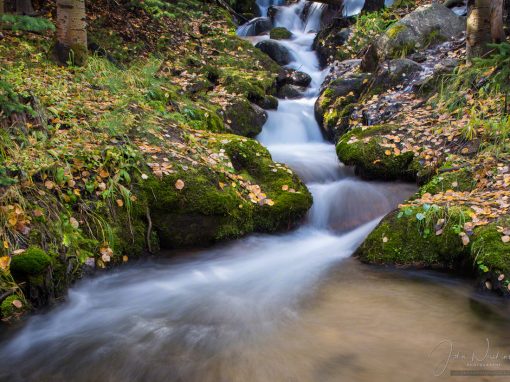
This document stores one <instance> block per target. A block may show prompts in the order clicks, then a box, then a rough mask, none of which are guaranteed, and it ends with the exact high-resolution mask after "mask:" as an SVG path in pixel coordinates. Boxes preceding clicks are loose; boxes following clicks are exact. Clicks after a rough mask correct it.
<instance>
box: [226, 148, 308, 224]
mask: <svg viewBox="0 0 510 382" xmlns="http://www.w3.org/2000/svg"><path fill="white" fill-rule="evenodd" d="M226 150H227V153H228V154H229V156H230V158H231V160H232V163H233V164H234V167H236V168H237V169H238V170H239V171H241V173H242V175H243V176H245V177H246V178H248V179H251V180H252V182H253V183H255V184H260V185H261V186H262V189H263V190H264V192H265V193H266V194H267V195H268V197H269V198H271V199H272V200H273V201H274V205H273V206H269V205H262V206H258V205H257V206H256V208H255V211H254V228H255V230H257V231H261V232H273V231H277V230H280V229H285V228H288V227H291V226H293V225H294V224H296V222H297V221H299V220H300V219H302V218H303V217H304V216H305V215H306V212H307V211H308V209H309V208H310V207H311V205H312V197H311V194H310V193H309V191H308V190H307V188H306V186H305V185H304V184H303V183H302V182H301V181H300V180H299V178H298V177H297V176H296V175H295V174H294V173H293V172H292V171H291V170H289V169H288V168H286V167H285V166H277V165H275V164H274V162H273V161H272V159H271V156H270V154H269V152H268V151H267V149H265V148H264V147H262V146H261V145H260V144H259V143H258V142H256V141H253V140H248V141H246V142H243V141H240V140H237V141H232V142H230V143H229V144H228V145H227V147H226ZM284 186H287V187H288V188H289V189H293V190H295V192H289V191H288V190H283V189H282V188H284Z"/></svg>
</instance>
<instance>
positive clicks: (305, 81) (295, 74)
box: [276, 68, 312, 87]
mask: <svg viewBox="0 0 510 382" xmlns="http://www.w3.org/2000/svg"><path fill="white" fill-rule="evenodd" d="M311 82H312V77H310V75H309V74H307V73H305V72H300V71H299V70H294V69H290V68H284V69H282V70H280V72H279V73H278V77H277V78H276V86H277V87H281V86H284V85H296V86H303V87H307V86H309V85H310V83H311Z"/></svg>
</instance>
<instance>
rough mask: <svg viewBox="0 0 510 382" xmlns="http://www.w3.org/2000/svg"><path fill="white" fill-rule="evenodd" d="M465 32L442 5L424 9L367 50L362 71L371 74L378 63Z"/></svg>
mask: <svg viewBox="0 0 510 382" xmlns="http://www.w3.org/2000/svg"><path fill="white" fill-rule="evenodd" d="M465 29H466V22H465V19H463V18H461V17H459V16H457V15H456V14H455V13H454V12H453V11H451V10H450V9H448V8H446V7H445V6H444V5H441V4H438V3H433V4H430V5H424V6H421V7H419V8H417V9H416V10H415V11H413V12H411V13H410V14H408V15H407V16H405V17H404V18H402V19H401V20H400V21H398V22H396V23H395V24H393V25H392V26H391V27H390V28H388V30H387V31H386V32H385V33H384V34H383V35H382V36H381V37H379V38H378V39H377V41H376V42H374V44H373V45H372V46H371V48H370V49H368V51H367V54H366V55H365V57H364V58H363V63H362V69H363V70H365V71H374V70H375V69H376V68H377V65H378V63H379V62H381V61H384V60H386V59H388V58H394V57H400V56H402V55H406V54H408V53H412V52H414V51H416V50H420V49H423V48H425V47H427V45H430V44H431V43H434V42H437V41H441V40H447V39H450V38H452V37H455V36H456V35H458V34H460V33H462V32H463V31H464V30H465Z"/></svg>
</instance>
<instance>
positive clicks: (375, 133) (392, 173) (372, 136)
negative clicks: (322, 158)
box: [336, 125, 416, 180]
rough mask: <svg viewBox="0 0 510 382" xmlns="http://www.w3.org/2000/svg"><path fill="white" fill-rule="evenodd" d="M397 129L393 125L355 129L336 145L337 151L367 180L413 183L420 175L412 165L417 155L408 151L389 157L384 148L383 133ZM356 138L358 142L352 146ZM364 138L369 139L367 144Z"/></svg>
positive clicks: (339, 155)
mask: <svg viewBox="0 0 510 382" xmlns="http://www.w3.org/2000/svg"><path fill="white" fill-rule="evenodd" d="M392 129H394V126H393V125H380V126H373V127H370V128H369V129H366V130H362V129H361V128H357V129H354V130H352V131H350V132H349V133H347V134H345V135H344V136H343V137H342V138H341V139H340V141H339V142H338V144H337V146H336V152H337V155H338V158H339V159H340V161H341V162H343V163H344V164H346V165H348V166H355V169H356V172H357V173H358V174H359V175H360V176H362V177H364V178H367V179H382V180H395V179H403V180H413V179H414V178H415V177H416V172H415V170H414V169H413V166H412V163H413V160H414V154H413V153H412V152H406V153H403V154H400V155H398V156H397V155H393V154H391V155H386V153H385V152H386V150H387V149H385V148H383V147H381V145H380V143H381V142H382V138H381V136H380V135H379V134H380V133H384V132H389V131H391V130H392ZM353 137H355V138H356V139H357V141H356V142H353V143H349V141H350V140H351V138H353ZM364 138H369V139H368V141H365V139H364Z"/></svg>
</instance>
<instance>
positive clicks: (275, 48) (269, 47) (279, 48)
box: [255, 40, 292, 65]
mask: <svg viewBox="0 0 510 382" xmlns="http://www.w3.org/2000/svg"><path fill="white" fill-rule="evenodd" d="M255 47H256V48H258V49H260V50H261V51H262V52H264V53H265V54H267V55H268V56H269V57H271V58H272V59H273V60H274V61H276V62H277V63H278V64H280V65H287V64H289V63H290V62H291V61H292V55H291V53H290V51H289V50H288V49H287V48H286V47H284V46H283V45H282V44H280V43H278V42H276V41H273V40H264V41H261V42H259V43H258V44H257V45H255Z"/></svg>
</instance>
